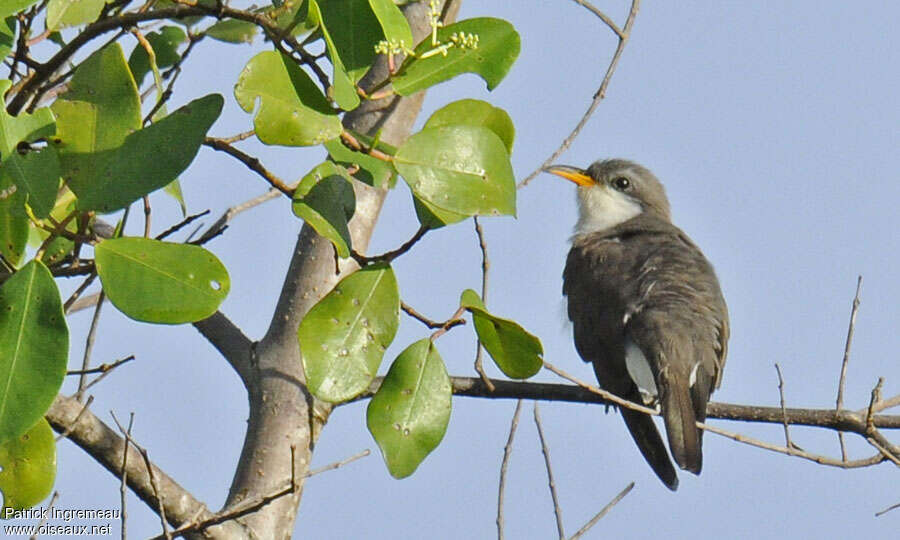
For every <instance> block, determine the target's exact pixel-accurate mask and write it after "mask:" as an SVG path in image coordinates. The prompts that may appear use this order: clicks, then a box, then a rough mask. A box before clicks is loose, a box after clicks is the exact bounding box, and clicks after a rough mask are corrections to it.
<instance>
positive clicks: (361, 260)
mask: <svg viewBox="0 0 900 540" xmlns="http://www.w3.org/2000/svg"><path fill="white" fill-rule="evenodd" d="M430 230H431V229H429V228H428V227H427V226H425V225H421V226H420V227H419V230H417V231H416V233H415V234H414V235H412V238H410V239H409V240H407V241H406V242H404V243H403V244H402V245H401V246H400V247H398V248H397V249H394V250H391V251H386V252H384V253H382V254H381V255H374V256H371V257H366V256H365V255H360V254H359V253H357V252H356V251H353V250H351V251H350V256H351V257H353V260H355V261H356V262H357V263H358V264H359V265H360V266H365V265H367V264H373V263H379V262H391V261H393V260H394V259H396V258H397V257H399V256H400V255H403V254H404V253H406V252H407V251H409V250H410V249H412V247H413V246H414V245H416V243H417V242H418V241H419V240H421V239H422V237H423V236H425V234H427V233H428V231H430Z"/></svg>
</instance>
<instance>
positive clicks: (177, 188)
mask: <svg viewBox="0 0 900 540" xmlns="http://www.w3.org/2000/svg"><path fill="white" fill-rule="evenodd" d="M163 191H164V192H165V193H166V195H168V196H169V197H172V198H173V199H175V202H177V203H178V207H179V208H181V215H182V217H187V205H186V204H185V203H184V193H182V191H181V182H180V181H179V180H178V179H177V178H176V179H175V180H172V181H171V182H169V183H168V184H166V187H164V188H163Z"/></svg>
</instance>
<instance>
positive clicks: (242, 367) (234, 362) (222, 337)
mask: <svg viewBox="0 0 900 540" xmlns="http://www.w3.org/2000/svg"><path fill="white" fill-rule="evenodd" d="M194 328H196V329H197V331H199V332H200V334H201V335H202V336H203V337H205V338H206V339H207V340H208V341H209V342H210V343H211V344H212V346H213V347H215V348H216V350H217V351H219V353H221V354H222V356H224V357H225V360H227V361H228V363H229V364H230V365H231V367H232V368H234V370H235V371H236V372H237V374H238V376H239V377H240V378H241V381H242V382H243V383H244V385H245V386H246V385H247V384H248V381H249V379H250V371H249V370H250V361H251V359H252V357H253V342H252V341H250V338H248V337H247V336H245V335H244V333H243V332H242V331H241V329H240V328H238V327H237V326H236V325H235V324H234V323H233V322H231V320H230V319H229V318H228V317H226V316H225V315H224V314H223V313H222V312H221V311H217V312H215V313H213V314H212V315H210V316H209V317H207V318H206V319H203V320H202V321H197V322H195V323H194Z"/></svg>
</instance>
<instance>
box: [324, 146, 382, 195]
mask: <svg viewBox="0 0 900 540" xmlns="http://www.w3.org/2000/svg"><path fill="white" fill-rule="evenodd" d="M325 149H326V150H328V155H329V156H330V157H331V159H332V161H334V162H335V163H338V164H340V165H343V166H345V167H357V168H358V169H359V170H357V171H356V172H355V173H353V175H352V176H353V177H354V178H356V179H357V180H359V181H360V182H362V183H364V184H368V185H370V186H372V187H376V188H392V187H394V184H396V182H397V175H396V174H395V172H394V168H393V167H392V166H391V164H390V163H388V162H386V161H382V160H380V159H377V158H373V157H372V156H369V155H366V154H363V153H362V152H354V151H353V150H350V149H349V148H347V147H346V146H344V145H343V143H341V141H340V140H339V139H334V140H331V141H328V142H326V143H325Z"/></svg>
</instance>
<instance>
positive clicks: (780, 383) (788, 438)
mask: <svg viewBox="0 0 900 540" xmlns="http://www.w3.org/2000/svg"><path fill="white" fill-rule="evenodd" d="M775 372H776V373H778V395H779V397H780V398H781V415H782V416H783V417H784V445H785V446H786V447H788V448H793V447H794V444H793V443H792V442H791V431H790V428H789V427H788V421H787V412H786V411H785V406H784V379H782V378H781V366H779V365H778V362H775Z"/></svg>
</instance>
